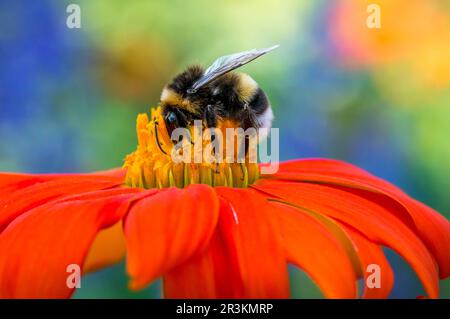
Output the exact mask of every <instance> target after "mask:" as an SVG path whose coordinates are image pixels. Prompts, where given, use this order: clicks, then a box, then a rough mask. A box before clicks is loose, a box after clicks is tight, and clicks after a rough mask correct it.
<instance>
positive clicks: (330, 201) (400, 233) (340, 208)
mask: <svg viewBox="0 0 450 319" xmlns="http://www.w3.org/2000/svg"><path fill="white" fill-rule="evenodd" d="M253 187H254V188H256V189H258V190H260V191H263V192H264V193H266V194H271V195H272V196H274V197H276V198H281V199H283V200H284V201H286V202H289V203H293V204H295V205H298V206H300V207H305V208H308V209H311V210H313V211H315V212H318V213H322V214H324V215H327V216H329V217H331V218H333V219H335V220H338V221H341V222H343V223H345V224H348V225H351V226H352V227H354V228H355V229H358V230H359V231H361V232H362V233H363V234H364V235H365V236H367V237H368V238H369V239H370V240H371V241H373V242H375V243H377V244H381V245H385V246H388V247H391V248H392V249H394V250H395V251H396V252H397V253H399V254H400V255H402V256H403V257H404V258H405V259H406V260H407V261H408V262H409V264H410V265H411V266H412V268H413V269H414V270H415V271H416V273H417V275H418V276H419V278H420V279H421V281H422V284H423V285H424V287H425V290H426V291H427V293H428V294H429V295H430V297H433V298H437V297H438V292H439V288H438V287H439V283H438V273H437V266H436V264H435V261H434V259H433V257H432V256H431V254H430V253H429V251H428V249H427V247H426V246H425V245H424V244H423V243H422V241H421V240H420V239H419V238H418V237H417V235H416V234H415V233H414V232H413V231H412V230H411V229H410V228H408V227H407V226H406V225H405V224H404V223H403V222H401V220H400V219H398V218H397V217H396V216H394V215H393V214H392V212H391V211H389V210H388V209H386V208H385V207H384V206H382V205H380V204H379V203H377V202H373V201H371V200H368V199H366V198H364V197H363V196H359V195H356V194H354V193H352V192H349V191H345V190H344V189H345V188H344V189H339V188H337V187H333V186H327V185H321V184H312V183H296V182H285V181H276V180H260V181H258V183H257V184H256V185H253Z"/></svg>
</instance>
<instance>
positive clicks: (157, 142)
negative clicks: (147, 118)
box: [154, 119, 167, 155]
mask: <svg viewBox="0 0 450 319" xmlns="http://www.w3.org/2000/svg"><path fill="white" fill-rule="evenodd" d="M154 122H155V138H156V144H158V148H159V149H160V150H161V152H163V153H164V154H166V155H167V153H166V151H164V150H163V148H162V147H161V144H160V143H159V137H158V124H159V123H158V121H157V120H156V119H155V120H154Z"/></svg>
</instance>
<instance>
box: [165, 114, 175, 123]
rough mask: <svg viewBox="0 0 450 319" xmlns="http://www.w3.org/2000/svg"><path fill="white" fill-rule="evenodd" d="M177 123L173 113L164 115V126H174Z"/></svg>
mask: <svg viewBox="0 0 450 319" xmlns="http://www.w3.org/2000/svg"><path fill="white" fill-rule="evenodd" d="M176 122H177V117H176V115H175V113H173V112H169V113H167V115H166V124H175V123H176Z"/></svg>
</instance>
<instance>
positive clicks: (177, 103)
mask: <svg viewBox="0 0 450 319" xmlns="http://www.w3.org/2000/svg"><path fill="white" fill-rule="evenodd" d="M277 47H278V46H273V47H271V48H266V49H259V50H257V49H253V50H250V51H245V52H240V53H235V54H231V55H227V56H223V57H220V58H218V59H217V60H216V61H215V62H214V63H213V64H212V65H211V66H210V67H209V68H207V69H206V70H205V69H204V68H203V67H202V66H199V65H193V66H189V67H188V68H187V69H186V70H184V71H183V72H181V73H180V74H178V75H177V76H175V78H173V80H172V81H171V82H170V83H169V84H168V85H166V86H165V87H164V89H163V91H162V93H161V103H160V105H161V107H162V111H163V116H164V121H165V124H166V127H167V130H168V133H169V135H171V134H172V132H173V130H175V129H176V128H179V127H183V128H188V127H190V126H191V125H193V122H194V121H195V120H202V121H203V122H202V123H203V125H204V127H207V128H215V127H218V125H219V124H220V123H221V122H222V123H223V121H227V123H232V125H233V126H234V127H240V128H243V129H244V130H246V129H248V128H251V127H253V128H255V129H259V128H267V129H269V128H270V127H271V125H272V120H273V113H272V108H271V105H270V102H269V99H268V97H267V95H266V94H265V93H264V91H263V90H262V89H261V88H260V87H259V86H258V84H257V83H256V81H255V80H254V79H253V78H251V77H250V76H249V75H248V74H245V73H238V72H233V70H235V69H237V68H239V67H241V66H243V65H245V64H247V63H249V62H251V61H253V60H254V59H256V58H258V57H260V56H262V55H264V54H266V53H268V52H270V51H272V50H274V49H275V48H277Z"/></svg>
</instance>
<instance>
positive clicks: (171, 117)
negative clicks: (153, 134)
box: [164, 112, 178, 136]
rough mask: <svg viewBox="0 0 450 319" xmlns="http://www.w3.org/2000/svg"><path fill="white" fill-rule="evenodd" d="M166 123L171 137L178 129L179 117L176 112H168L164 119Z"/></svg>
mask: <svg viewBox="0 0 450 319" xmlns="http://www.w3.org/2000/svg"><path fill="white" fill-rule="evenodd" d="M164 121H165V122H166V128H167V133H169V136H171V135H172V132H173V130H175V129H176V128H177V127H178V119H177V116H176V115H175V113H174V112H168V113H167V114H166V116H165V117H164Z"/></svg>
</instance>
